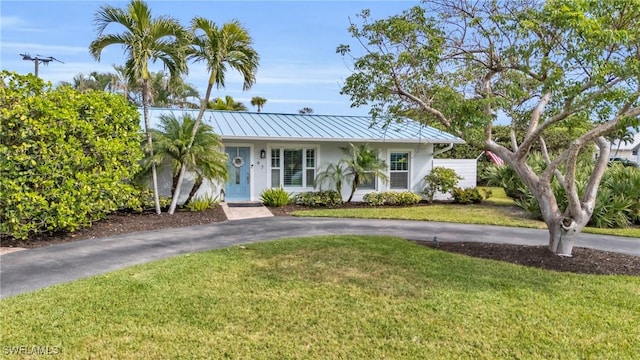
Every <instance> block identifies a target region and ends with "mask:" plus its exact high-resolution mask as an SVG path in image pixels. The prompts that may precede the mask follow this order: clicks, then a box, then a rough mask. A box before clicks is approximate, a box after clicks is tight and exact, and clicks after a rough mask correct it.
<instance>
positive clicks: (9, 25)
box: [0, 16, 44, 32]
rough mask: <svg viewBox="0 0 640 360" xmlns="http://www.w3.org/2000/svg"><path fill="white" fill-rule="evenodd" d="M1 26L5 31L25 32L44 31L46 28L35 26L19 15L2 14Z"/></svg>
mask: <svg viewBox="0 0 640 360" xmlns="http://www.w3.org/2000/svg"><path fill="white" fill-rule="evenodd" d="M0 28H1V29H2V30H3V31H7V30H14V31H25V32H43V31H44V29H40V28H35V27H33V26H31V24H30V23H29V22H28V21H26V20H24V19H22V18H21V17H18V16H0Z"/></svg>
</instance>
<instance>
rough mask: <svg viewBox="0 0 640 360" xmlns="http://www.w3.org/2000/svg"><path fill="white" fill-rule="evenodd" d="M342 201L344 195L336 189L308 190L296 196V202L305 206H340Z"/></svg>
mask: <svg viewBox="0 0 640 360" xmlns="http://www.w3.org/2000/svg"><path fill="white" fill-rule="evenodd" d="M342 203H343V201H342V195H340V193H339V192H337V191H335V190H324V191H307V192H303V193H300V194H298V195H297V196H296V204H298V205H303V206H310V207H316V206H338V205H342Z"/></svg>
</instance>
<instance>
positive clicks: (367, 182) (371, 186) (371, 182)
mask: <svg viewBox="0 0 640 360" xmlns="http://www.w3.org/2000/svg"><path fill="white" fill-rule="evenodd" d="M376 179H377V178H376V177H375V176H371V177H369V178H367V179H364V180H363V179H360V184H359V185H358V190H375V189H376Z"/></svg>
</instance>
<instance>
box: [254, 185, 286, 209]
mask: <svg viewBox="0 0 640 360" xmlns="http://www.w3.org/2000/svg"><path fill="white" fill-rule="evenodd" d="M291 198H292V196H291V194H289V193H288V192H286V191H285V190H284V189H283V188H281V187H279V188H272V189H264V191H262V194H260V200H261V201H262V203H263V204H264V205H266V206H272V207H281V206H285V205H287V204H289V203H290V202H291Z"/></svg>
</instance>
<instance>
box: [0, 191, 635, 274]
mask: <svg viewBox="0 0 640 360" xmlns="http://www.w3.org/2000/svg"><path fill="white" fill-rule="evenodd" d="M362 206H365V205H363V204H361V203H352V204H347V205H344V206H343V207H362ZM420 206H428V205H426V204H420ZM303 209H307V208H305V207H302V206H298V205H288V206H284V207H280V208H269V210H271V212H272V213H273V214H274V215H275V216H289V215H290V214H291V212H293V211H296V210H303ZM226 220H227V218H226V216H225V214H224V211H223V210H222V207H220V206H217V207H215V208H213V209H210V210H206V211H201V212H188V211H177V212H176V213H175V214H173V215H168V214H166V213H163V214H160V215H156V214H155V213H153V212H145V213H141V214H135V213H116V214H112V215H109V216H108V217H107V218H106V219H104V220H101V221H98V222H96V223H94V224H93V226H92V227H91V228H87V229H81V230H78V231H76V232H75V233H58V234H44V235H39V236H34V237H32V238H29V239H27V240H24V241H18V240H13V239H2V244H1V245H2V246H8V247H24V248H35V247H41V246H49V245H52V244H58V243H64V242H69V241H78V240H86V239H93V238H99V237H107V236H114V235H120V234H126V233H132V232H138V231H149V230H157V229H166V228H177V227H185V226H195V225H204V224H210V223H216V222H221V221H226ZM417 243H419V244H421V245H424V246H429V247H437V249H439V250H443V251H449V252H455V253H460V254H464V255H467V256H472V257H479V258H485V259H494V260H501V261H506V262H510V263H514V264H520V265H524V266H530V267H537V268H542V269H547V270H554V271H566V272H573V273H584V274H611V275H614V274H615V275H635V276H639V275H640V257H637V256H632V255H624V254H617V253H611V252H606V251H598V250H592V249H586V248H574V249H573V257H570V258H566V257H559V256H555V255H552V254H551V253H550V252H549V251H548V250H547V248H546V247H544V246H520V245H508V244H487V243H470V242H455V243H444V242H439V243H437V244H434V243H433V242H417ZM639 244H640V241H639ZM639 246H640V245H639Z"/></svg>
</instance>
